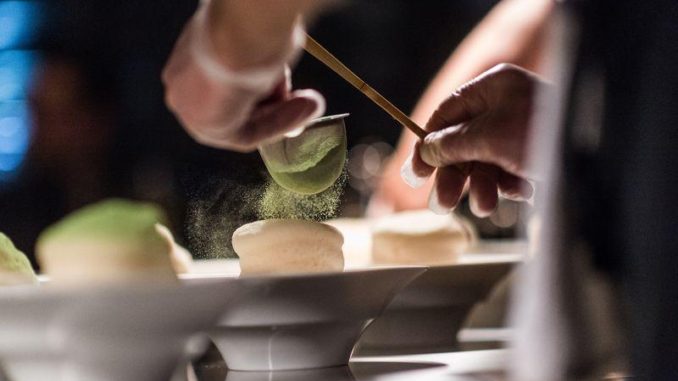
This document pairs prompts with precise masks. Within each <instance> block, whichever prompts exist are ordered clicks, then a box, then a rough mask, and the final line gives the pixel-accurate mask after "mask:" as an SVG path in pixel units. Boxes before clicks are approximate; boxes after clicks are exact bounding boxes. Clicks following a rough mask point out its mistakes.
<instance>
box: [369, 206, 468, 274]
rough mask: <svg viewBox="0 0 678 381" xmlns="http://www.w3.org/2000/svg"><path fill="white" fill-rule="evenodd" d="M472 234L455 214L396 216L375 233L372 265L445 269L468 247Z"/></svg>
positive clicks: (384, 221)
mask: <svg viewBox="0 0 678 381" xmlns="http://www.w3.org/2000/svg"><path fill="white" fill-rule="evenodd" d="M471 239H472V233H471V230H470V228H469V227H468V226H466V224H465V223H464V222H462V221H461V220H460V219H459V218H458V217H456V216H454V215H453V214H449V215H437V214H435V213H433V212H431V211H429V210H419V211H409V212H402V213H397V214H393V215H390V216H387V217H384V218H382V219H380V220H379V221H377V222H376V223H375V225H374V227H373V229H372V261H373V262H374V263H377V264H410V265H412V264H419V265H445V264H451V263H454V262H456V260H457V258H458V256H459V254H460V253H462V252H463V251H464V250H466V248H467V247H468V246H469V243H470V242H471Z"/></svg>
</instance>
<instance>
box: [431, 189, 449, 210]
mask: <svg viewBox="0 0 678 381" xmlns="http://www.w3.org/2000/svg"><path fill="white" fill-rule="evenodd" d="M437 188H438V187H437V186H435V185H434V186H433V189H432V190H431V194H429V196H428V208H429V209H430V210H431V211H432V212H433V213H435V214H441V215H442V214H449V213H450V212H451V211H452V208H446V207H444V206H443V204H441V203H440V198H439V197H438V189H437Z"/></svg>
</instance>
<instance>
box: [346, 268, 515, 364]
mask: <svg viewBox="0 0 678 381" xmlns="http://www.w3.org/2000/svg"><path fill="white" fill-rule="evenodd" d="M504 256H505V255H499V256H498V257H496V256H495V257H494V260H491V256H484V257H483V259H482V260H480V261H478V263H473V261H472V260H471V259H465V260H464V262H467V263H460V264H457V265H449V266H434V267H430V268H429V269H428V271H427V272H426V273H425V274H423V275H422V276H420V277H419V278H417V279H415V280H414V281H413V282H412V283H410V284H409V285H408V286H407V287H405V288H404V289H403V290H402V291H401V292H400V293H399V294H398V296H397V297H396V298H395V299H394V300H393V302H391V304H390V305H389V306H388V308H387V309H386V311H384V313H383V314H382V315H381V316H380V317H379V318H378V319H377V320H376V321H375V322H374V323H372V324H371V325H370V326H369V328H368V329H367V330H366V331H365V333H364V334H363V336H362V337H361V338H360V342H359V343H358V346H357V348H356V353H358V354H360V355H396V354H412V353H432V352H447V351H452V350H455V349H457V332H458V331H459V329H460V328H461V326H462V324H463V323H464V321H465V319H466V317H467V315H468V314H469V312H470V311H471V308H472V307H473V306H474V305H475V304H476V303H478V302H480V301H482V300H483V299H484V298H485V297H486V296H487V295H488V293H489V292H490V291H491V290H492V287H493V286H494V285H495V284H497V282H498V281H499V280H500V279H501V278H503V277H504V276H505V275H506V274H508V272H509V271H510V269H511V268H512V267H513V266H514V265H515V264H516V263H517V262H518V258H519V257H510V258H507V257H504ZM469 262H470V263H469Z"/></svg>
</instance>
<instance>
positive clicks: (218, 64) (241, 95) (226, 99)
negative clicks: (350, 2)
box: [163, 2, 325, 151]
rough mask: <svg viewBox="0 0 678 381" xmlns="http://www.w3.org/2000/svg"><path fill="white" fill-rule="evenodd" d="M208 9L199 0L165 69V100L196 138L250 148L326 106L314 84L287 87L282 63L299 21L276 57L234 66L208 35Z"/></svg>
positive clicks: (296, 43)
mask: <svg viewBox="0 0 678 381" xmlns="http://www.w3.org/2000/svg"><path fill="white" fill-rule="evenodd" d="M209 9H210V8H209V7H208V3H207V2H203V3H202V4H201V5H200V7H199V8H198V10H197V11H196V13H195V15H194V16H193V18H192V19H191V20H190V21H189V23H188V25H187V26H186V27H185V29H184V31H183V33H182V35H181V36H180V37H179V40H178V41H177V44H176V46H175V48H174V51H173V52H172V56H171V57H170V59H169V61H168V63H167V65H166V67H165V69H164V71H163V82H164V84H165V91H166V95H165V97H166V102H167V104H168V106H169V108H170V109H171V110H172V111H173V112H174V113H175V115H176V116H177V118H178V119H179V120H180V121H181V123H182V124H183V126H184V127H185V129H186V131H188V133H189V134H190V135H191V136H192V137H193V138H194V139H195V140H196V141H198V142H200V143H202V144H205V145H209V146H212V147H218V148H226V149H231V150H236V151H251V150H254V149H256V147H257V146H259V145H261V144H264V143H266V142H268V141H271V140H275V139H276V138H278V137H279V136H280V135H283V134H284V133H286V132H288V131H291V130H294V129H296V128H298V127H300V126H302V125H304V124H306V123H307V122H308V121H309V120H311V119H313V118H316V117H319V116H321V115H322V114H323V113H324V112H325V100H324V98H323V97H322V95H320V94H319V93H318V92H316V91H315V90H296V91H291V83H290V80H289V70H288V69H287V66H286V65H287V64H288V63H291V62H293V61H294V60H295V59H296V57H297V56H298V53H299V51H300V48H301V46H302V45H303V40H304V36H305V35H304V33H303V28H302V27H301V26H300V24H299V23H297V25H296V27H295V29H294V33H293V34H292V36H290V39H291V43H290V44H288V46H289V47H287V48H285V49H287V51H286V52H283V54H281V55H280V56H279V58H275V59H274V61H273V62H269V63H267V64H266V65H263V66H258V67H254V68H248V69H239V70H232V69H230V68H228V67H227V66H226V65H225V64H223V60H221V59H220V57H219V56H218V55H217V54H216V51H215V49H214V48H213V44H212V41H210V38H209V34H208V25H207V20H208V16H209V15H208V14H207V12H208V10H209ZM252 49H256V46H253V47H252ZM249 53H251V52H249Z"/></svg>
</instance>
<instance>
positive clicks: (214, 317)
mask: <svg viewBox="0 0 678 381" xmlns="http://www.w3.org/2000/svg"><path fill="white" fill-rule="evenodd" d="M230 282H231V281H230V280H228V279H224V280H220V281H218V282H207V283H204V282H195V284H190V285H185V284H181V283H176V284H168V285H163V284H160V285H159V284H135V285H126V286H120V287H95V288H89V289H84V288H80V289H72V288H52V287H49V286H43V287H31V288H28V287H23V288H9V289H1V290H0V311H2V313H0V361H1V362H2V363H3V366H4V368H5V371H6V373H7V374H8V376H10V378H11V379H12V380H13V381H24V380H25V381H35V380H50V381H85V380H87V381H94V380H96V381H118V380H119V381H129V380H144V381H154V380H158V381H166V380H168V379H169V378H170V375H171V374H172V372H173V370H174V368H175V367H176V365H177V364H178V363H179V360H180V358H181V357H182V354H184V351H185V346H186V343H187V341H188V339H189V338H190V337H192V336H193V335H194V334H196V333H198V332H201V331H206V330H208V329H209V328H211V327H212V326H214V324H215V323H216V322H217V321H218V319H219V317H220V316H221V313H222V312H223V310H224V308H225V306H226V305H228V304H231V303H233V301H234V300H236V299H237V297H238V296H239V295H238V294H236V293H234V292H231V288H230V287H228V286H229V283H230ZM215 295H218V297H215Z"/></svg>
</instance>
